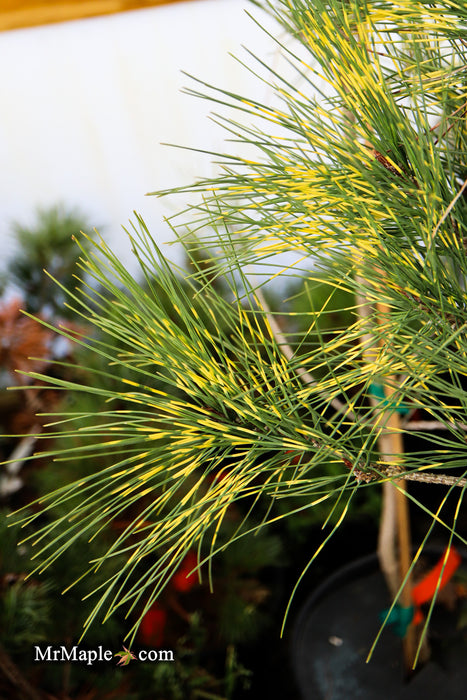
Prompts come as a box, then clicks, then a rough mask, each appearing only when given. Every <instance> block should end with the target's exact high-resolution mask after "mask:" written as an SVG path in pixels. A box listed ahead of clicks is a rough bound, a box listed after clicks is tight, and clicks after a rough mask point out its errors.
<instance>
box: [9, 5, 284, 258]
mask: <svg viewBox="0 0 467 700" xmlns="http://www.w3.org/2000/svg"><path fill="white" fill-rule="evenodd" d="M245 10H248V11H249V12H250V13H252V14H253V15H254V16H255V17H257V18H258V19H259V20H260V21H261V23H262V24H263V25H264V24H266V25H267V26H269V27H270V28H272V30H273V31H274V32H275V33H277V28H276V27H275V26H274V25H272V24H271V22H270V21H269V22H268V21H267V18H266V17H265V15H264V13H262V12H261V10H259V9H258V8H255V7H254V6H253V5H251V4H250V3H249V2H247V0H198V1H197V2H187V3H184V2H181V3H175V4H170V5H166V6H162V7H156V8H152V9H144V10H137V11H134V12H129V13H122V14H117V15H111V16H105V17H98V18H93V19H86V20H80V21H74V22H67V23H63V24H54V25H49V26H44V27H39V28H30V29H22V30H18V31H11V32H3V33H0V65H1V66H2V69H3V70H2V77H1V82H0V84H1V111H0V163H1V170H0V173H1V174H0V177H1V187H0V244H1V246H2V252H3V254H2V255H1V256H0V265H4V263H5V259H6V258H7V257H8V255H10V254H11V253H12V252H13V250H14V245H15V242H14V239H13V238H12V233H11V226H10V222H11V220H18V221H20V222H21V223H24V224H29V223H32V222H33V221H34V211H35V209H36V207H37V206H38V205H39V206H49V205H54V204H56V203H58V202H63V203H64V204H66V205H69V206H78V207H79V208H81V209H82V210H83V212H85V213H86V214H87V215H88V217H89V220H90V223H91V225H92V226H96V227H97V228H98V229H99V230H100V232H101V233H102V235H103V236H104V238H105V239H106V240H107V241H108V242H109V243H110V244H111V245H112V247H113V248H114V249H115V250H117V251H118V252H119V253H120V254H121V255H125V256H127V255H129V254H128V246H127V242H126V239H125V234H124V232H123V230H122V228H121V226H122V225H127V222H128V220H129V219H130V218H131V217H132V212H133V210H136V211H138V212H139V213H141V214H142V215H143V217H144V219H145V220H146V222H147V224H148V225H149V227H150V230H151V231H152V233H153V235H155V236H156V238H157V239H158V240H159V241H160V242H162V241H167V240H170V239H171V238H172V233H171V232H170V229H169V228H168V226H167V224H166V223H164V221H163V219H164V217H165V216H170V215H171V214H173V213H174V212H175V211H177V209H179V208H181V207H182V205H183V204H184V201H185V200H184V199H183V197H176V198H172V199H170V200H167V199H163V200H160V199H156V198H155V197H146V196H145V193H147V192H149V191H154V190H158V189H163V188H166V187H169V186H175V185H179V184H185V183H188V182H192V181H193V180H195V179H196V178H198V177H202V176H203V177H204V176H210V175H212V174H214V172H215V166H214V165H212V163H211V158H210V157H209V156H206V155H202V154H200V153H192V152H189V151H186V150H179V149H173V148H169V147H166V146H162V145H161V142H169V143H176V144H180V145H184V146H194V147H196V148H205V149H213V150H220V151H225V150H226V149H228V150H231V149H232V145H228V146H226V145H225V144H224V143H223V142H224V139H225V138H226V134H225V132H224V131H223V130H222V129H221V128H220V127H218V126H216V125H214V124H213V123H212V121H211V120H210V119H209V118H208V116H207V115H208V113H209V111H210V110H212V109H213V106H212V105H211V104H210V103H208V102H206V101H205V100H200V99H196V98H193V97H189V96H187V95H184V94H182V93H181V89H182V88H183V87H187V86H190V85H193V83H192V82H191V81H190V80H189V78H187V77H186V76H185V75H182V73H181V71H182V70H185V71H187V72H189V73H191V74H193V75H195V76H197V77H199V78H202V79H203V80H206V81H207V82H210V83H214V84H215V85H219V86H222V87H227V88H228V89H230V90H233V91H237V92H241V93H242V94H246V95H253V96H257V97H261V99H265V100H267V99H269V96H268V88H267V86H261V85H260V88H259V89H260V91H261V94H260V95H258V82H257V81H256V80H254V79H253V77H252V76H251V75H250V74H249V73H248V71H246V70H245V69H244V68H243V67H242V66H240V65H239V63H238V62H237V61H235V60H234V59H233V58H232V57H231V56H229V52H232V53H234V54H235V55H236V56H238V57H239V58H241V59H243V60H247V61H248V59H247V56H246V54H245V52H244V50H243V49H242V48H241V45H242V44H244V45H245V46H247V47H248V48H250V49H251V50H253V51H254V52H255V53H256V54H257V55H259V56H261V57H262V58H264V59H266V60H267V61H268V63H273V62H274V61H275V60H276V58H277V55H278V51H277V47H276V45H275V44H274V42H272V40H271V39H270V38H268V37H267V36H266V34H265V33H264V32H262V31H261V29H260V28H259V27H258V26H257V25H256V24H255V23H254V22H253V21H252V20H251V19H250V18H249V17H248V16H247V14H246V11H245ZM168 255H169V257H171V258H173V259H179V257H180V256H179V255H177V254H176V252H175V251H174V250H173V248H172V249H170V250H168Z"/></svg>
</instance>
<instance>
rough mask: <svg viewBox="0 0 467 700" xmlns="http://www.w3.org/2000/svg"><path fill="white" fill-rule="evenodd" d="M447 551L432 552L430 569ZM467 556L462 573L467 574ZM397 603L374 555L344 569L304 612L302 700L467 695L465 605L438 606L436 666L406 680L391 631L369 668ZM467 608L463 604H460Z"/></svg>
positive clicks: (298, 640)
mask: <svg viewBox="0 0 467 700" xmlns="http://www.w3.org/2000/svg"><path fill="white" fill-rule="evenodd" d="M440 553H441V550H438V549H437V550H436V551H433V552H430V551H429V550H428V556H429V557H430V560H431V559H432V562H431V563H433V564H434V563H435V561H436V560H437V559H438V558H439V556H440ZM462 554H463V563H462V565H461V568H462V569H463V570H465V569H466V557H465V554H464V553H462ZM390 603H391V600H390V599H389V595H388V592H387V588H386V584H385V582H384V579H383V576H382V574H381V573H380V571H379V568H378V560H377V557H376V555H373V554H372V555H369V556H367V557H364V558H362V559H359V560H357V561H355V562H353V563H351V564H350V565H348V566H346V567H344V568H342V569H340V570H339V571H337V572H336V573H335V574H334V575H333V576H331V577H330V578H328V579H327V580H325V581H324V583H323V584H322V585H321V586H319V588H317V589H316V590H315V591H314V593H313V594H312V595H311V596H310V597H309V598H308V600H307V602H306V603H305V605H304V606H303V608H302V610H301V611H300V613H299V615H298V617H297V620H296V623H295V627H294V633H293V639H292V665H293V669H294V674H295V678H296V681H297V685H298V687H299V689H300V693H301V697H302V698H303V700H354V698H355V699H357V698H361V699H362V700H380V699H381V700H388V699H391V700H393V699H397V700H399V699H400V700H419V699H420V700H431V698H442V699H443V700H462V699H463V698H465V697H466V694H467V625H462V624H460V617H459V605H460V603H459V602H457V603H456V604H455V605H454V609H452V610H449V609H448V608H447V607H446V606H445V605H442V604H441V603H439V604H438V603H437V604H436V606H435V608H434V612H433V616H432V619H431V623H430V631H429V644H430V649H431V656H430V660H429V661H428V662H427V663H425V664H424V665H423V666H421V667H420V668H419V669H417V670H416V671H415V673H414V674H413V675H412V676H411V677H410V679H408V680H407V678H406V673H405V669H404V663H403V658H402V643H401V639H400V638H399V637H397V636H396V635H395V634H394V633H393V632H392V631H391V629H389V627H387V628H386V629H385V630H384V631H383V633H382V635H381V637H380V639H379V640H378V643H377V645H376V648H375V650H374V652H373V655H372V657H371V660H370V661H369V662H368V663H367V662H366V660H367V656H368V652H369V650H370V648H371V646H372V644H373V642H374V640H375V638H376V636H377V634H378V631H379V629H380V626H381V620H380V614H381V612H382V611H383V610H385V609H387V608H388V607H389V605H390ZM462 604H465V603H462Z"/></svg>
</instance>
